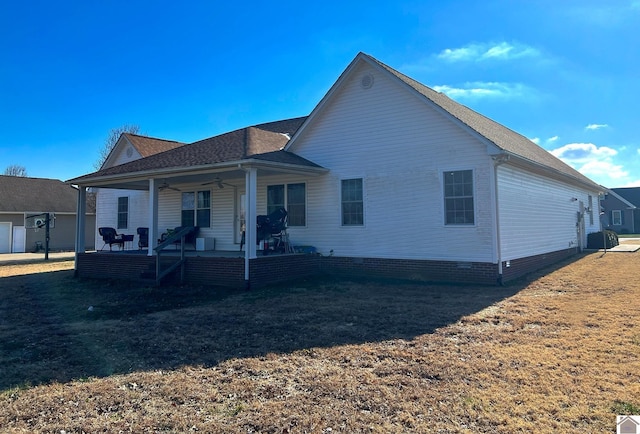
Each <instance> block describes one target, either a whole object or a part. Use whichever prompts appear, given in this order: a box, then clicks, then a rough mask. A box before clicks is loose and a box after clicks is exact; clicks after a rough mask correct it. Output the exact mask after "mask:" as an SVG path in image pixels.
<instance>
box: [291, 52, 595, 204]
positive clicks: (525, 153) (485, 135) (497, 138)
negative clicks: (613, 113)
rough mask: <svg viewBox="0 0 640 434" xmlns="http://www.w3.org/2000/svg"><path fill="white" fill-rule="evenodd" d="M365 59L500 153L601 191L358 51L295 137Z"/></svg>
mask: <svg viewBox="0 0 640 434" xmlns="http://www.w3.org/2000/svg"><path fill="white" fill-rule="evenodd" d="M362 61H364V62H367V63H368V64H369V65H371V66H373V67H374V68H376V69H378V70H380V71H382V72H383V73H385V74H387V76H389V77H392V78H393V79H395V80H398V81H399V82H400V83H402V84H403V85H405V86H407V87H409V88H410V89H411V90H412V91H414V92H416V93H417V94H418V95H419V96H421V97H423V98H424V99H425V100H426V102H427V103H428V104H430V105H431V106H432V107H434V108H435V109H437V110H438V111H440V112H441V113H443V114H445V115H446V116H448V117H450V118H453V119H454V120H455V121H456V122H457V123H458V124H459V125H461V126H463V127H464V128H465V129H467V130H468V131H470V132H471V133H473V134H474V135H476V136H477V137H479V138H480V139H481V140H483V141H485V142H487V144H491V145H493V146H495V147H496V148H497V149H498V150H499V151H500V152H501V153H504V154H507V155H512V156H514V157H518V158H520V159H522V160H525V161H527V162H529V163H533V164H534V165H536V166H542V167H543V168H547V169H550V170H551V171H553V172H556V173H559V174H561V175H563V176H566V177H570V178H573V179H574V180H576V181H578V182H580V183H582V184H587V185H589V186H591V187H593V188H595V189H596V190H599V191H601V190H603V189H602V187H601V186H600V185H598V184H596V183H595V182H593V181H592V180H591V179H589V178H587V177H586V176H584V175H583V174H581V173H580V172H578V171H577V170H575V169H574V168H572V167H571V166H569V165H568V164H566V163H564V162H563V161H561V160H560V159H559V158H557V157H555V156H554V155H552V154H551V153H549V152H548V151H546V150H545V149H543V148H541V147H540V146H538V145H536V144H535V143H533V142H532V141H531V140H529V139H527V138H526V137H524V136H523V135H521V134H519V133H517V132H515V131H513V130H511V129H509V128H507V127H505V126H504V125H501V124H499V123H498V122H496V121H494V120H492V119H490V118H488V117H486V116H484V115H482V114H480V113H478V112H476V111H474V110H472V109H470V108H469V107H467V106H465V105H463V104H460V103H459V102H456V101H454V100H452V99H451V98H449V97H448V96H446V95H445V94H443V93H440V92H436V91H435V90H433V89H431V88H429V87H427V86H425V85H424V84H422V83H420V82H418V81H416V80H414V79H412V78H410V77H408V76H406V75H404V74H402V73H401V72H399V71H396V70H395V69H393V68H391V67H390V66H388V65H385V64H384V63H382V62H380V61H379V60H377V59H375V58H373V57H371V56H369V55H368V54H365V53H359V54H358V55H357V56H356V57H355V59H354V60H353V61H352V62H351V64H350V65H349V66H348V67H347V69H346V70H345V71H344V72H343V74H342V75H341V76H340V78H339V79H338V80H337V81H336V83H335V84H334V85H333V87H332V88H331V89H330V90H329V92H328V93H327V95H326V96H325V97H324V99H323V101H321V102H320V103H319V104H318V105H317V106H316V108H315V109H314V110H313V112H312V113H311V114H310V115H309V121H307V122H306V123H305V124H304V125H303V126H302V127H301V128H300V130H298V132H297V133H296V136H298V135H300V134H301V132H302V131H303V130H304V129H305V127H306V126H307V125H308V124H309V123H310V120H311V119H312V118H313V117H315V116H316V113H317V112H318V111H321V110H322V108H323V106H324V105H326V99H328V98H330V97H331V95H332V93H334V92H335V89H336V88H337V87H339V86H340V83H341V82H343V81H344V80H346V76H348V75H349V72H350V71H352V70H353V69H355V65H356V64H358V63H359V62H362ZM295 140H296V137H293V138H292V140H291V142H290V143H289V145H287V149H289V147H291V146H293V143H295Z"/></svg>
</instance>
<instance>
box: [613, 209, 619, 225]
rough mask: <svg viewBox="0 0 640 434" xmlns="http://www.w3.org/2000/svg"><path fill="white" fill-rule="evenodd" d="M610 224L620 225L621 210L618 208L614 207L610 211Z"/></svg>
mask: <svg viewBox="0 0 640 434" xmlns="http://www.w3.org/2000/svg"><path fill="white" fill-rule="evenodd" d="M611 224H612V225H614V226H621V225H622V211H621V210H619V209H614V210H613V211H611Z"/></svg>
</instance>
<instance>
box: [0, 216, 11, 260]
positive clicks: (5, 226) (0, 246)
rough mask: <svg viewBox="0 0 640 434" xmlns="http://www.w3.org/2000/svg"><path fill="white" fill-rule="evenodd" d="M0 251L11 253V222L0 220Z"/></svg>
mask: <svg viewBox="0 0 640 434" xmlns="http://www.w3.org/2000/svg"><path fill="white" fill-rule="evenodd" d="M0 253H11V223H2V222H0Z"/></svg>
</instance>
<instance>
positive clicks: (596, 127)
mask: <svg viewBox="0 0 640 434" xmlns="http://www.w3.org/2000/svg"><path fill="white" fill-rule="evenodd" d="M608 126H609V125H607V124H589V125H587V126H586V127H584V129H585V130H599V129H601V128H607V127H608Z"/></svg>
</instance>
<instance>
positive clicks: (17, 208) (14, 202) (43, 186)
mask: <svg viewBox="0 0 640 434" xmlns="http://www.w3.org/2000/svg"><path fill="white" fill-rule="evenodd" d="M77 200H78V190H77V189H75V188H74V187H72V186H70V185H68V184H65V183H64V182H62V181H60V180H57V179H45V178H25V177H20V176H4V175H0V212H18V213H20V212H38V211H39V212H69V213H75V212H76V204H77ZM87 212H90V213H92V212H94V211H93V210H87Z"/></svg>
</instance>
